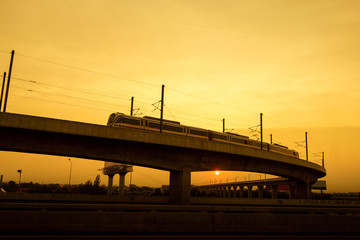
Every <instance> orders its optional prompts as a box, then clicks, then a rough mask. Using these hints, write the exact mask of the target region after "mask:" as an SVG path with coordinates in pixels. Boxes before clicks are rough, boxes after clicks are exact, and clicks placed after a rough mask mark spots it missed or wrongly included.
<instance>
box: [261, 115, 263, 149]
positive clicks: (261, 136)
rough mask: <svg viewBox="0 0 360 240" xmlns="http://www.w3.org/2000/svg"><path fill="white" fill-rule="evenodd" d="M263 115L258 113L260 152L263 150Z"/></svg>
mask: <svg viewBox="0 0 360 240" xmlns="http://www.w3.org/2000/svg"><path fill="white" fill-rule="evenodd" d="M262 116H263V114H262V113H260V139H261V150H262V149H263V122H262Z"/></svg>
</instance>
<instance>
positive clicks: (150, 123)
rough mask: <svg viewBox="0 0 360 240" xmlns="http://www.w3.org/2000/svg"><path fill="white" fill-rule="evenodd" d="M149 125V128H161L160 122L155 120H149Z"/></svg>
mask: <svg viewBox="0 0 360 240" xmlns="http://www.w3.org/2000/svg"><path fill="white" fill-rule="evenodd" d="M148 127H149V128H156V129H160V123H155V122H150V121H148Z"/></svg>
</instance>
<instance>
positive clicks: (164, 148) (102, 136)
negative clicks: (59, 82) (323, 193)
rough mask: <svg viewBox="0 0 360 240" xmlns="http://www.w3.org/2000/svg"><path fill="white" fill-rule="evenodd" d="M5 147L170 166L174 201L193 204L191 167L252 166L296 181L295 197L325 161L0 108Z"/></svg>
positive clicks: (163, 167)
mask: <svg viewBox="0 0 360 240" xmlns="http://www.w3.org/2000/svg"><path fill="white" fill-rule="evenodd" d="M0 136H1V141H0V150H2V151H15V152H27V153H37V154H48V155H58V156H66V157H78V158H85V159H93V160H101V161H109V162H116V163H123V164H131V165H138V166H144V167H151V168H156V169H161V170H166V171H169V172H170V197H169V199H170V200H169V202H170V203H171V204H189V203H190V190H191V172H194V171H213V170H215V169H218V170H223V171H249V172H260V173H268V174H272V175H277V176H280V177H283V178H286V179H288V180H290V181H292V182H294V188H293V192H294V193H293V196H294V198H308V197H309V191H310V185H311V184H312V183H314V182H316V181H317V179H318V178H321V177H323V176H325V175H326V170H325V168H324V167H322V166H320V165H317V164H315V163H312V162H308V161H305V160H302V159H299V158H298V157H296V156H289V155H284V154H281V153H277V152H270V151H267V150H266V149H257V148H254V147H249V146H245V145H237V144H229V143H227V142H221V141H212V140H209V139H206V138H196V137H190V136H186V135H179V134H172V133H169V132H162V133H160V132H156V131H147V130H144V129H138V128H129V127H109V126H104V125H97V124H89V123H82V122H74V121H67V120H60V119H51V118H44V117H37V116H29V115H21V114H13V113H0Z"/></svg>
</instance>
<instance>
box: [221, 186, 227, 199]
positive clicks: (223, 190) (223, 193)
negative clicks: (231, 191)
mask: <svg viewBox="0 0 360 240" xmlns="http://www.w3.org/2000/svg"><path fill="white" fill-rule="evenodd" d="M222 196H223V197H226V187H223V189H222Z"/></svg>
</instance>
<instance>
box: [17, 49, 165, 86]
mask: <svg viewBox="0 0 360 240" xmlns="http://www.w3.org/2000/svg"><path fill="white" fill-rule="evenodd" d="M17 55H19V56H20V57H25V58H29V59H33V60H37V61H41V62H45V63H49V64H53V65H57V66H61V67H65V68H70V69H74V70H78V71H83V72H88V73H93V74H97V75H102V76H106V77H111V78H118V79H121V80H125V81H130V82H134V83H139V84H145V85H149V86H153V87H158V85H157V84H153V83H147V82H143V81H139V80H135V79H130V78H125V77H122V76H116V75H112V74H108V73H103V72H98V71H93V70H89V69H85V68H80V67H75V66H71V65H67V64H63V63H58V62H54V61H50V60H45V59H41V58H36V57H31V56H27V55H24V54H17Z"/></svg>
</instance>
